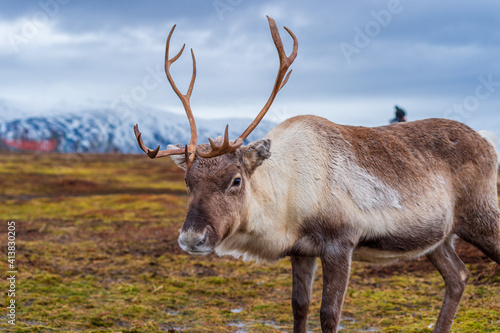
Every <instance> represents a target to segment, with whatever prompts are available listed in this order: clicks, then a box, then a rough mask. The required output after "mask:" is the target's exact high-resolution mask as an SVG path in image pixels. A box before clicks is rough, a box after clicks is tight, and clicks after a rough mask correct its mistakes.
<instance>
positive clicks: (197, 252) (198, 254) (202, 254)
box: [187, 251, 212, 256]
mask: <svg viewBox="0 0 500 333" xmlns="http://www.w3.org/2000/svg"><path fill="white" fill-rule="evenodd" d="M187 253H189V254H192V255H194V256H206V255H207V254H210V253H212V251H187Z"/></svg>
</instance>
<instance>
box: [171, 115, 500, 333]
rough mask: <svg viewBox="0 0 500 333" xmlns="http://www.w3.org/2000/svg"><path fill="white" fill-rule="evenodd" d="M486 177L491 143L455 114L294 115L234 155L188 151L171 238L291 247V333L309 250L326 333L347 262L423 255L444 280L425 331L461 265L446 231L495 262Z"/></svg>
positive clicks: (266, 251) (266, 254)
mask: <svg viewBox="0 0 500 333" xmlns="http://www.w3.org/2000/svg"><path fill="white" fill-rule="evenodd" d="M200 149H202V150H203V149H208V147H207V146H203V145H202V146H201V147H200ZM176 162H177V163H178V164H179V165H180V166H183V165H184V164H183V161H182V158H179V157H176ZM237 178H240V179H241V183H239V182H237V181H236V182H235V180H236V179H237ZM496 180H497V156H496V152H495V149H494V147H493V146H492V145H491V144H489V143H488V142H487V141H486V140H484V139H483V138H482V137H481V136H480V135H479V134H478V133H476V132H475V131H473V130H472V129H470V128H469V127H467V126H465V125H463V124H461V123H458V122H455V121H451V120H445V119H428V120H422V121H415V122H409V123H400V124H394V125H390V126H382V127H375V128H365V127H353V126H343V125H338V124H334V123H332V122H329V121H328V120H326V119H324V118H319V117H315V116H299V117H294V118H291V119H289V120H286V121H285V122H283V123H282V124H280V125H278V126H277V127H276V128H275V129H273V130H272V131H271V132H270V133H269V134H268V135H267V136H266V137H265V138H264V140H260V141H256V142H253V143H251V144H249V145H248V146H246V147H241V148H239V149H238V150H237V151H236V152H234V153H231V154H226V155H223V156H219V157H215V158H211V159H204V158H200V157H196V159H195V160H194V162H193V165H192V167H191V169H190V170H189V172H187V175H186V183H187V186H188V191H189V193H190V202H189V206H188V213H187V217H186V222H185V224H184V226H183V228H182V230H181V236H180V237H179V244H180V245H181V247H182V248H183V249H185V250H186V251H189V252H190V253H194V254H206V253H208V252H209V251H212V250H215V251H216V253H218V254H220V255H223V254H232V255H234V256H244V257H245V258H249V259H263V260H275V259H278V258H280V257H283V256H292V267H293V281H294V283H293V301H292V305H293V312H294V318H295V320H294V331H296V332H305V327H306V326H305V321H306V317H307V309H308V306H309V301H310V299H309V297H310V289H308V288H310V285H309V284H310V283H311V281H312V278H311V276H312V275H313V274H314V269H315V264H314V265H313V261H314V258H315V257H319V258H321V261H322V265H323V271H324V285H323V300H322V307H321V326H322V329H323V331H324V332H336V330H337V326H338V323H339V321H340V312H341V307H342V302H343V299H344V294H345V290H346V288H347V281H348V277H349V267H350V262H351V260H363V261H370V262H378V263H385V262H391V261H394V260H399V259H404V258H414V257H418V256H422V255H426V256H427V257H428V258H429V260H430V261H431V262H432V263H433V264H434V265H435V266H436V268H437V269H438V270H439V271H440V273H441V274H442V276H443V278H444V280H445V286H446V291H445V300H444V302H443V306H442V310H441V312H440V316H439V318H438V321H437V323H436V326H435V329H434V331H435V332H449V330H450V328H451V325H452V322H453V317H454V314H455V312H456V309H457V308H458V304H459V301H460V297H461V294H462V292H463V289H464V288H465V283H466V281H467V278H468V275H469V273H468V271H467V269H466V268H465V266H464V265H463V263H462V262H461V261H460V259H459V258H458V256H456V253H455V252H454V249H453V246H452V244H453V239H454V237H455V236H458V237H461V238H462V239H464V240H466V241H468V242H470V243H471V244H473V245H475V246H476V247H478V248H479V249H480V250H482V251H483V252H484V253H485V254H486V255H488V256H489V257H490V258H492V259H493V260H495V261H496V262H497V263H499V264H500V212H499V210H498V202H497V200H498V199H497V193H496ZM235 184H237V185H235ZM308 258H309V259H308Z"/></svg>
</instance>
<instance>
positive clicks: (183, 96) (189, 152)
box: [134, 25, 198, 169]
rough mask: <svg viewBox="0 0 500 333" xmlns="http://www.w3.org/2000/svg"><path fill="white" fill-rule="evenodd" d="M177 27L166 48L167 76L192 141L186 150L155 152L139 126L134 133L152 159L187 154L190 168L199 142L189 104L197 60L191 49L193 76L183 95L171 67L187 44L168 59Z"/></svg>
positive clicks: (168, 39)
mask: <svg viewBox="0 0 500 333" xmlns="http://www.w3.org/2000/svg"><path fill="white" fill-rule="evenodd" d="M174 29H175V25H174V26H173V27H172V29H171V30H170V33H169V34H168V38H167V45H166V47H165V74H166V75H167V79H168V82H170V85H171V86H172V89H173V90H174V91H175V93H176V94H177V96H179V98H180V100H181V102H182V105H183V106H184V110H185V111H186V115H187V117H188V119H189V126H190V128H191V140H190V141H189V145H188V146H187V147H186V148H184V149H168V150H160V146H158V147H157V148H156V149H155V150H152V149H149V148H148V147H146V145H145V144H144V142H143V141H142V135H141V132H140V131H139V127H138V126H137V125H135V126H134V133H135V136H136V138H137V143H139V146H140V147H141V149H142V150H143V151H144V152H145V153H146V154H147V155H148V156H149V157H150V158H156V157H164V156H169V155H180V154H186V163H187V166H188V169H189V167H190V166H191V164H192V163H193V160H194V158H195V154H196V141H197V140H198V135H197V132H196V123H195V121H194V117H193V112H192V111H191V105H190V103H189V99H190V98H191V93H192V92H193V87H194V81H195V79H196V59H195V58H194V52H193V49H191V57H192V58H193V75H192V76H191V83H190V84H189V88H188V91H187V93H186V94H182V93H181V92H180V90H179V88H177V86H176V85H175V82H174V80H173V79H172V76H171V75H170V65H172V64H173V63H174V62H175V61H176V60H177V59H179V57H180V56H181V54H182V52H183V51H184V47H185V46H186V44H184V45H182V48H181V50H180V51H179V53H177V54H176V55H175V56H174V57H173V58H172V59H169V58H168V51H169V48H170V38H171V37H172V34H173V33H174Z"/></svg>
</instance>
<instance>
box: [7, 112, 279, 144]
mask: <svg viewBox="0 0 500 333" xmlns="http://www.w3.org/2000/svg"><path fill="white" fill-rule="evenodd" d="M251 121H252V119H241V118H235V119H216V120H207V119H201V118H200V119H196V126H197V129H198V143H205V142H208V138H209V137H210V138H215V137H217V136H220V135H223V133H224V129H225V126H226V124H229V138H230V139H232V140H234V139H236V138H237V137H238V136H239V135H240V134H241V133H242V132H243V131H244V130H245V129H246V128H247V127H248V125H249V124H250V122H251ZM135 124H139V129H140V131H141V132H142V136H143V140H144V143H145V144H146V145H147V146H148V147H150V148H152V149H154V148H156V147H157V146H158V145H161V149H166V146H167V145H168V144H171V143H174V144H187V143H188V142H189V140H190V137H191V133H190V129H189V123H188V120H187V117H186V116H185V115H178V114H173V113H169V112H164V111H158V110H145V111H140V112H125V113H124V112H119V111H116V110H104V111H95V110H91V111H86V112H78V113H66V114H60V115H51V116H37V117H33V116H32V117H21V118H16V119H12V118H11V119H7V120H6V119H2V118H1V117H0V142H4V146H5V142H13V141H16V140H17V141H23V142H35V141H36V142H43V141H49V140H50V141H55V142H56V147H55V151H58V152H67V153H69V152H77V153H106V152H121V153H139V152H142V151H141V150H140V148H139V147H138V145H137V141H136V139H135V136H134V131H133V126H134V125H135ZM275 125H276V124H275V123H272V122H269V121H266V120H263V121H262V122H261V123H260V124H259V126H257V128H256V129H255V130H254V131H253V133H252V134H251V135H250V136H249V137H248V139H247V141H248V142H250V141H253V140H258V139H260V138H262V137H263V136H264V135H265V134H266V133H267V132H269V130H270V129H271V128H273V127H274V126H275ZM17 141H16V142H17Z"/></svg>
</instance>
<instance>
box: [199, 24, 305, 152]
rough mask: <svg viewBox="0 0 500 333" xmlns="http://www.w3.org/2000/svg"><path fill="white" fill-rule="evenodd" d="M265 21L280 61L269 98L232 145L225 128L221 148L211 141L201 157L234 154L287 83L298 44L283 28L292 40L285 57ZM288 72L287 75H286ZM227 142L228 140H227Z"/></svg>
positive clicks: (276, 33)
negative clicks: (229, 142)
mask: <svg viewBox="0 0 500 333" xmlns="http://www.w3.org/2000/svg"><path fill="white" fill-rule="evenodd" d="M266 17H267V20H268V21H269V28H270V29H271V36H272V38H273V41H274V45H275V46H276V50H277V51H278V56H279V61H280V66H279V70H278V74H277V76H276V80H275V82H274V86H273V90H272V92H271V96H269V99H268V100H267V102H266V104H265V105H264V107H263V108H262V110H261V111H260V112H259V114H258V115H257V117H256V118H255V119H254V121H252V123H251V124H250V126H248V128H247V129H246V130H245V131H244V132H243V133H242V134H241V135H240V137H239V138H238V139H236V140H235V141H234V143H233V144H230V145H229V146H227V145H226V137H227V127H226V133H225V138H224V142H223V144H222V145H221V146H216V145H215V144H214V143H213V141H212V140H211V139H209V141H210V145H211V147H212V151H210V152H208V153H203V152H200V151H197V154H198V155H200V156H201V157H214V156H218V155H222V154H227V153H231V152H234V151H235V150H236V149H238V148H239V147H240V146H241V145H242V144H243V141H244V140H245V139H246V138H247V137H248V136H249V135H250V133H252V131H253V130H254V129H255V127H257V125H258V124H259V123H260V121H261V120H262V118H264V116H265V115H266V113H267V111H269V108H270V107H271V104H272V103H273V101H274V99H275V97H276V95H277V94H278V92H279V91H280V90H281V88H283V86H284V85H285V84H286V83H287V82H288V78H289V77H290V74H292V70H290V71H289V72H288V68H289V67H290V65H291V64H292V63H293V61H294V60H295V58H296V57H297V51H298V47H299V42H298V40H297V37H295V35H294V34H293V32H292V31H291V30H290V29H288V28H287V27H284V28H285V30H286V31H287V32H288V34H289V35H290V36H291V37H292V39H293V50H292V53H291V54H290V56H288V57H287V56H286V53H285V48H284V47H283V42H282V41H281V37H280V34H279V31H278V27H277V26H276V22H274V20H273V19H272V18H270V17H269V16H266ZM287 72H288V73H287ZM228 140H229V139H228Z"/></svg>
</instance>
